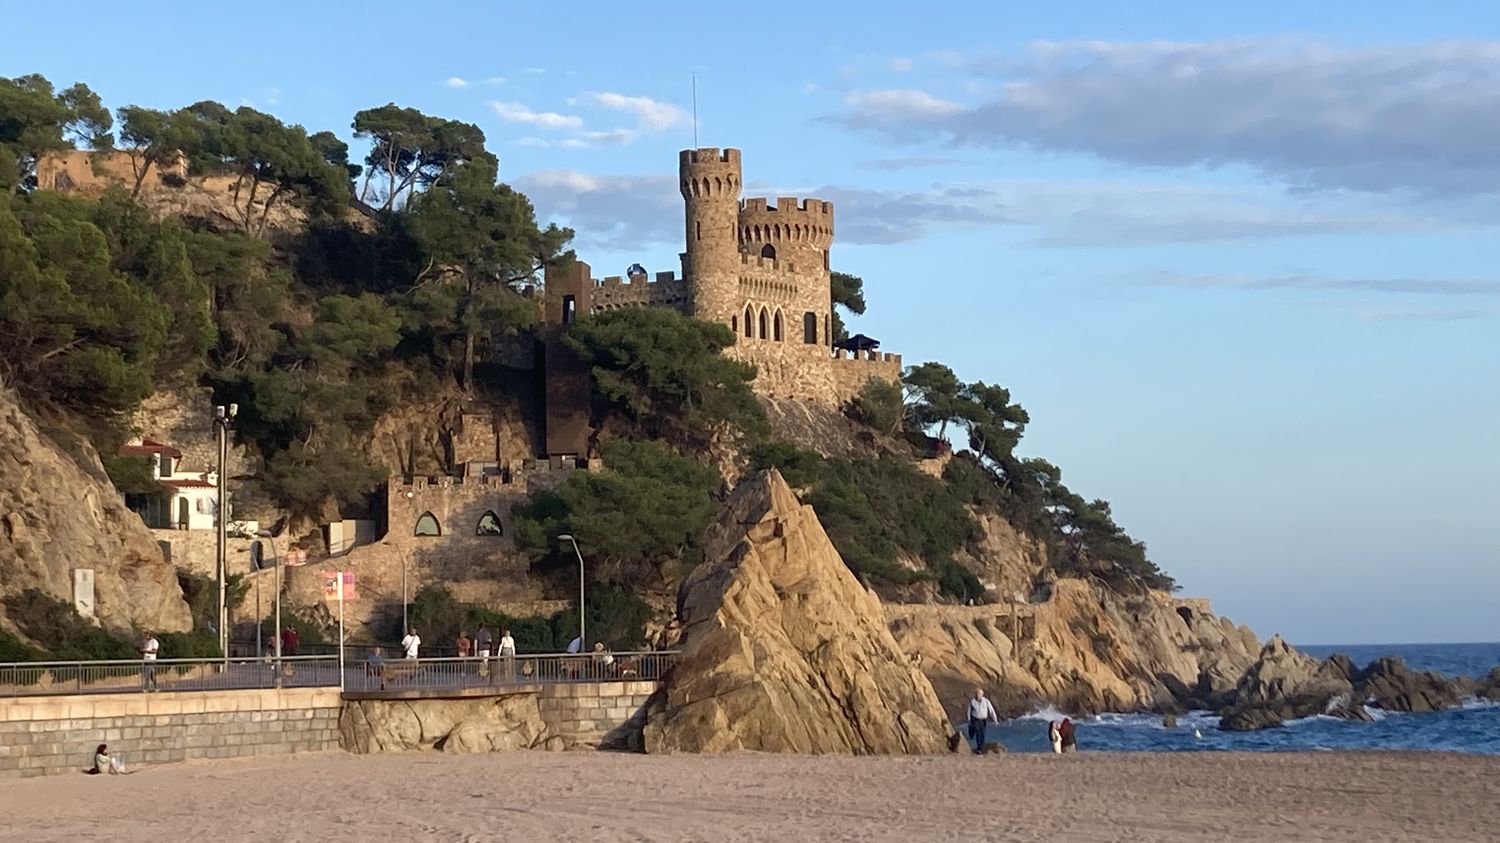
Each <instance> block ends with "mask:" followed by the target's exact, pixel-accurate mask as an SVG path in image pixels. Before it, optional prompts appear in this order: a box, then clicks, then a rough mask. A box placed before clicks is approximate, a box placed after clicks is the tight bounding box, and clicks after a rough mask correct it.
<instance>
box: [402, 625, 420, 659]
mask: <svg viewBox="0 0 1500 843" xmlns="http://www.w3.org/2000/svg"><path fill="white" fill-rule="evenodd" d="M421 646H422V636H420V635H418V634H417V631H416V630H415V629H412V630H410V631H408V632H407V633H406V637H405V638H403V639H401V649H402V650H403V651H405V652H406V657H407V658H409V659H416V658H417V650H418V649H419V648H420V647H421Z"/></svg>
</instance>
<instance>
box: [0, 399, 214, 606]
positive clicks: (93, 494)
mask: <svg viewBox="0 0 1500 843" xmlns="http://www.w3.org/2000/svg"><path fill="white" fill-rule="evenodd" d="M75 450H76V451H78V452H79V453H78V456H77V459H76V460H75V457H74V456H71V455H69V453H68V452H67V451H65V450H64V449H63V448H62V447H60V446H59V445H58V443H57V442H55V441H53V440H52V439H51V438H50V437H48V436H47V435H45V434H43V433H42V432H41V431H40V430H39V429H38V427H37V424H36V423H35V422H34V421H33V420H32V419H31V418H30V417H29V416H27V414H26V413H25V412H23V411H22V408H21V406H20V404H19V402H18V401H17V399H16V398H15V396H14V395H12V394H11V393H9V392H6V391H3V390H0V595H10V594H16V593H19V592H21V591H24V590H26V589H28V588H37V589H40V590H42V591H44V592H46V593H48V594H51V595H53V596H54V597H57V598H59V599H61V600H65V601H67V602H69V603H72V602H73V571H74V570H75V569H79V568H88V569H92V570H93V571H94V599H95V606H96V609H95V614H96V616H97V617H98V618H99V620H100V622H101V623H102V624H103V625H104V627H105V628H107V629H110V630H113V631H116V632H126V631H129V630H131V629H132V628H134V629H139V628H142V627H150V628H152V629H154V630H157V631H161V632H179V631H185V630H187V629H189V628H190V627H191V626H192V621H191V617H190V614H189V612H188V607H187V604H186V603H185V602H183V599H182V590H181V589H180V588H179V587H178V585H177V574H176V572H175V571H174V570H173V569H172V567H171V566H170V565H168V564H167V563H166V562H165V561H164V560H163V559H162V554H161V550H160V549H159V548H158V547H157V545H156V542H155V540H154V539H152V537H151V532H150V531H149V530H147V529H146V526H145V524H144V523H142V521H141V519H140V517H139V516H137V515H136V514H135V513H133V512H131V511H130V510H128V509H126V508H125V505H124V503H123V502H122V501H121V500H120V495H119V493H118V492H116V491H115V489H114V487H113V486H112V485H110V483H109V481H108V480H105V479H104V473H103V469H102V468H101V467H100V466H99V461H98V456H97V455H96V454H94V452H93V450H92V449H90V448H88V446H87V445H84V444H80V445H79V446H78V447H77V448H76V449H75ZM77 460H86V461H88V462H89V463H91V464H90V465H89V466H88V468H89V470H87V471H85V470H84V469H83V468H82V467H80V464H79V462H78V461H77ZM3 612H4V609H3V606H0V615H3Z"/></svg>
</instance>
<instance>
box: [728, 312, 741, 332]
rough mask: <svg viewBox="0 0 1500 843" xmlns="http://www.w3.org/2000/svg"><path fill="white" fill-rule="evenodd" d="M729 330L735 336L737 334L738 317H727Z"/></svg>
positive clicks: (738, 326)
mask: <svg viewBox="0 0 1500 843" xmlns="http://www.w3.org/2000/svg"><path fill="white" fill-rule="evenodd" d="M729 330H730V331H732V332H734V333H736V334H738V333H739V332H740V317H738V316H731V317H729Z"/></svg>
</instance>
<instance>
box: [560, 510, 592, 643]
mask: <svg viewBox="0 0 1500 843" xmlns="http://www.w3.org/2000/svg"><path fill="white" fill-rule="evenodd" d="M557 539H558V541H566V542H567V543H568V544H571V545H573V555H575V556H577V557H578V652H580V653H586V652H588V649H589V642H588V621H587V616H588V612H587V611H585V610H584V603H583V551H581V550H579V549H578V542H576V541H574V540H573V537H572V536H571V535H569V534H567V533H563V534H562V535H560V536H558V537H557Z"/></svg>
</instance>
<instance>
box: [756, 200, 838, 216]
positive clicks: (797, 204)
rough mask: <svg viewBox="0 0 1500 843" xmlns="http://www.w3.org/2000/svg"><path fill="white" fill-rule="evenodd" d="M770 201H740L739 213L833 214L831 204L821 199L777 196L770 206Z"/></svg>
mask: <svg viewBox="0 0 1500 843" xmlns="http://www.w3.org/2000/svg"><path fill="white" fill-rule="evenodd" d="M770 202H771V200H770V199H768V198H767V197H765V196H751V197H749V198H747V199H742V200H740V210H741V211H754V212H760V213H767V214H774V213H778V212H781V213H786V214H791V213H793V212H803V213H819V214H825V215H830V216H831V215H832V214H833V203H832V202H828V201H826V200H823V199H798V198H797V197H795V196H778V197H776V204H775V205H772V204H770Z"/></svg>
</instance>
